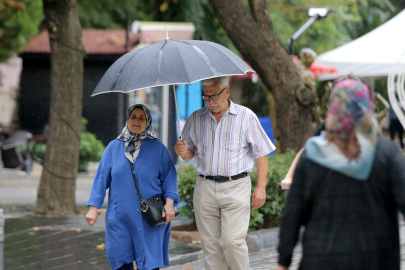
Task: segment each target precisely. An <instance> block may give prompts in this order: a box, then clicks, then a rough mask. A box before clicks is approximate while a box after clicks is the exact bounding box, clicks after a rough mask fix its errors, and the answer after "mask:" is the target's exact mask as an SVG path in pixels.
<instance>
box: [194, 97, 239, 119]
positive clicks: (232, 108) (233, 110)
mask: <svg viewBox="0 0 405 270" xmlns="http://www.w3.org/2000/svg"><path fill="white" fill-rule="evenodd" d="M228 100H229V113H231V114H237V113H238V112H237V109H236V105H235V103H233V102H232V100H230V99H229V98H228ZM209 111H210V109H208V106H205V107H204V108H203V109H202V111H201V115H204V114H207V113H208V112H209Z"/></svg>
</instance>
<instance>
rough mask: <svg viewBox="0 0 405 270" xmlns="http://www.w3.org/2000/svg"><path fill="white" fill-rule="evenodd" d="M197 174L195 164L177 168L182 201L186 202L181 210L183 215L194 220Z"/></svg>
mask: <svg viewBox="0 0 405 270" xmlns="http://www.w3.org/2000/svg"><path fill="white" fill-rule="evenodd" d="M196 179H197V175H196V174H195V172H194V166H193V165H183V166H180V167H178V168H177V184H178V186H179V197H180V201H181V202H183V203H185V205H184V206H182V207H181V208H180V209H179V211H180V214H181V215H182V216H186V217H188V218H190V219H192V220H195V217H194V208H193V194H194V186H195V180H196Z"/></svg>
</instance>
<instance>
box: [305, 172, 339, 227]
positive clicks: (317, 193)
mask: <svg viewBox="0 0 405 270" xmlns="http://www.w3.org/2000/svg"><path fill="white" fill-rule="evenodd" d="M332 172H333V171H332V170H329V171H328V173H327V174H326V176H325V178H324V179H323V180H322V182H321V184H320V185H319V187H318V189H317V190H316V191H315V193H314V196H312V198H311V200H310V202H309V209H308V212H307V216H306V217H307V218H306V220H305V222H304V223H305V224H306V223H307V222H308V221H309V219H310V218H311V215H312V212H313V210H314V208H315V206H316V205H317V204H318V201H319V198H320V197H321V195H322V193H323V191H324V190H325V188H326V187H327V186H328V185H329V183H330V179H331V175H332Z"/></svg>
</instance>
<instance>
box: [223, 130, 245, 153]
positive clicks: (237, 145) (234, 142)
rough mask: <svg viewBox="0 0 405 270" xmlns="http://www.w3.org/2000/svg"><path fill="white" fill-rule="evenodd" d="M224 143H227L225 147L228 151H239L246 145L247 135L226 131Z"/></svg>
mask: <svg viewBox="0 0 405 270" xmlns="http://www.w3.org/2000/svg"><path fill="white" fill-rule="evenodd" d="M223 143H225V149H226V150H227V151H231V152H232V153H235V152H236V153H239V150H240V149H242V148H243V147H245V145H246V139H245V136H243V135H241V134H239V133H238V132H226V136H225V139H224V140H223Z"/></svg>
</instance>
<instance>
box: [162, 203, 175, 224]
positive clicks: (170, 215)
mask: <svg viewBox="0 0 405 270" xmlns="http://www.w3.org/2000/svg"><path fill="white" fill-rule="evenodd" d="M173 205H174V202H173V200H172V199H170V198H167V199H166V204H165V210H166V212H163V213H162V217H166V221H165V224H167V223H169V222H170V221H171V220H173V219H174V217H175V214H174V208H173Z"/></svg>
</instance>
